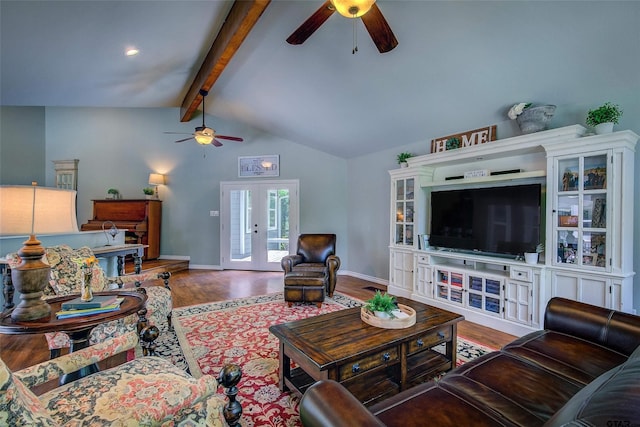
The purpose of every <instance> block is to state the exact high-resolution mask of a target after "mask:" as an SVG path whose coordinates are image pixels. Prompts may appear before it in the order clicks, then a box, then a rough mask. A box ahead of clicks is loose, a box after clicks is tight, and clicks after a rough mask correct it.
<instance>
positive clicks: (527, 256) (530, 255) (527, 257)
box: [524, 243, 544, 264]
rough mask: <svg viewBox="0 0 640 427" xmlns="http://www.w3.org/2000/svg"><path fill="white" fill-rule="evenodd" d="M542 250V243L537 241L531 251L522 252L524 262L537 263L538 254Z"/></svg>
mask: <svg viewBox="0 0 640 427" xmlns="http://www.w3.org/2000/svg"><path fill="white" fill-rule="evenodd" d="M542 252H544V243H538V244H537V245H536V247H535V248H533V250H532V251H531V252H525V253H524V262H526V263H527V264H537V263H538V258H539V254H540V253H542Z"/></svg>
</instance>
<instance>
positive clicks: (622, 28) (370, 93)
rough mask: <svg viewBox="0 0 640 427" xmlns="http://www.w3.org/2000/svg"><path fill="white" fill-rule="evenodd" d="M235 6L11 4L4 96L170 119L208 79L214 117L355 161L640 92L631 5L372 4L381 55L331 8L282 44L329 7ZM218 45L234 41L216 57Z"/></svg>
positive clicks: (1, 75)
mask: <svg viewBox="0 0 640 427" xmlns="http://www.w3.org/2000/svg"><path fill="white" fill-rule="evenodd" d="M238 3H239V5H236V6H234V3H233V2H231V1H213V0H212V1H187V0H170V1H153V0H147V1H97V0H93V1H58V0H47V1H7V0H3V1H2V2H0V24H1V25H0V38H1V41H0V43H1V44H0V48H1V52H0V54H1V57H0V60H1V63H0V104H1V105H10V106H79V107H183V108H182V109H181V113H180V114H179V115H176V124H177V123H179V121H180V119H181V118H182V117H191V111H189V108H191V109H193V108H195V107H196V106H197V104H198V102H197V101H196V102H191V101H193V100H194V99H196V94H197V90H198V89H199V88H200V87H202V86H203V84H206V82H207V76H209V74H208V73H209V72H213V76H214V78H210V79H209V80H214V81H213V82H211V81H210V83H212V86H211V89H210V92H209V96H208V97H207V101H206V102H207V104H206V110H207V113H208V114H211V115H212V116H214V118H213V119H212V120H209V119H207V122H208V123H210V124H214V125H215V122H216V119H215V118H216V117H218V118H221V119H225V120H233V121H236V122H239V123H244V124H246V125H247V126H251V127H253V128H256V129H258V130H261V131H265V132H269V133H271V134H273V135H276V136H279V137H282V138H285V139H288V140H291V141H294V142H296V143H300V144H304V145H308V146H311V147H314V148H317V149H319V150H322V151H325V152H328V153H332V154H335V155H338V156H342V157H346V158H349V157H353V156H356V155H359V154H362V153H369V152H375V151H379V150H383V149H386V148H391V147H394V146H399V145H404V144H409V143H413V142H417V141H427V140H430V139H431V138H434V137H438V136H443V135H447V134H450V133H455V132H457V131H463V130H468V129H474V128H477V127H481V126H485V125H489V124H495V123H498V122H502V121H505V120H507V119H506V111H507V110H508V108H509V107H510V106H511V105H512V104H513V103H515V102H534V103H535V102H541V103H542V102H544V103H552V104H556V105H558V106H559V109H561V108H562V107H565V113H568V114H570V115H573V116H575V119H576V120H575V122H579V121H580V120H581V119H582V118H583V114H584V112H585V111H584V109H581V107H582V106H583V105H587V106H594V105H589V104H593V103H594V102H595V103H600V101H602V102H604V101H607V100H611V101H614V102H615V101H616V100H617V98H616V97H619V96H623V95H624V94H628V93H630V92H631V91H635V93H640V82H639V80H640V79H639V77H638V75H639V73H638V69H640V62H639V61H640V59H639V58H640V30H639V28H640V27H639V26H638V22H640V2H637V1H631V2H614V1H596V2H593V1H585V2H581V1H572V2H547V1H534V0H531V1H500V2H493V1H491V2H490V1H477V0H476V1H416V0H411V1H401V0H379V1H378V2H377V5H378V7H379V9H380V10H381V12H382V13H383V15H384V16H385V18H386V20H387V22H388V23H389V25H390V26H391V28H392V29H393V32H394V33H395V36H396V37H397V39H398V42H399V44H398V46H397V47H396V48H395V49H393V50H392V51H390V52H388V53H384V54H380V53H379V52H378V50H377V49H376V47H375V45H374V44H373V42H372V41H371V38H370V37H369V34H368V33H367V31H366V29H365V27H364V26H363V24H362V22H361V21H360V20H356V21H355V27H354V21H353V20H350V19H347V18H344V17H342V16H340V15H338V14H337V13H334V14H333V15H332V16H331V17H330V18H329V19H328V20H327V21H326V22H325V23H324V24H323V25H322V26H321V27H320V28H319V29H318V30H317V31H316V32H315V33H314V34H313V35H312V36H311V37H310V38H309V39H308V40H306V42H305V43H304V44H302V45H290V44H288V43H286V42H285V39H286V38H287V37H288V36H289V35H290V34H291V33H292V32H293V31H294V30H295V29H296V28H297V27H298V26H299V25H300V24H302V22H304V21H305V20H306V19H307V18H308V17H309V16H310V15H311V14H313V13H314V12H315V11H316V10H318V8H319V7H320V6H321V5H322V3H323V1H322V0H304V1H303V0H299V1H280V0H272V1H271V2H270V3H269V2H268V0H263V1H256V2H255V3H256V4H257V6H255V5H253V4H251V5H250V6H251V7H257V8H258V9H259V8H263V9H264V12H262V11H261V10H259V11H258V12H257V16H254V17H255V18H256V19H255V25H254V22H253V21H252V17H251V16H249V17H248V18H246V17H240V18H238V17H237V16H234V14H233V13H234V12H233V10H234V7H235V8H240V9H242V10H245V9H246V10H248V9H250V7H249V6H248V2H238ZM263 6H264V7H263ZM243 8H244V9H243ZM256 10H257V9H255V10H254V13H255V11H256ZM260 12H262V13H261V14H260ZM249 14H250V13H249ZM243 16H244V15H243ZM225 21H226V23H225ZM234 25H235V27H234ZM354 28H355V31H356V32H355V34H356V36H357V45H358V52H357V53H356V54H352V47H353V43H354V41H353V40H354ZM221 29H222V32H221ZM243 30H246V31H247V34H248V35H247V36H246V38H244V34H242V32H243ZM225 31H227V33H225ZM220 32H221V33H220ZM219 33H220V35H221V37H218V34H219ZM217 37H218V38H217ZM234 37H235V38H234ZM212 45H214V46H218V47H219V46H223V47H227V48H229V47H230V49H229V50H227V51H215V49H214V51H213V52H212V54H211V55H210V56H209V59H208V60H207V59H206V58H207V54H208V53H209V51H210V50H211V47H212ZM129 46H135V47H136V48H138V49H139V50H140V53H139V54H138V55H137V56H134V57H126V56H125V55H124V51H125V49H126V48H127V47H129ZM612 47H614V48H613V49H612ZM216 52H217V53H216ZM231 53H232V54H233V56H230V54H231ZM203 64H204V70H203V71H202V72H203V73H205V74H201V75H200V76H198V72H199V71H200V70H201V69H202V68H203ZM216 67H217V68H216ZM194 82H195V83H194ZM604 97H606V99H602V98H604ZM194 120H195V121H196V122H198V121H199V119H198V118H194ZM222 122H223V123H222V125H223V124H224V120H223V121H222ZM165 130H170V129H157V132H158V135H162V131H165ZM216 130H217V131H219V132H220V133H223V134H224V133H225V130H224V128H223V126H217V127H216ZM167 140H170V138H167Z"/></svg>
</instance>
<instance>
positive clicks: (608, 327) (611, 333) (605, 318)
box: [544, 298, 640, 355]
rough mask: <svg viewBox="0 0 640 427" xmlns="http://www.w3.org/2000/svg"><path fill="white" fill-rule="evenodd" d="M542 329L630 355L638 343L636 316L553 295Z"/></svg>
mask: <svg viewBox="0 0 640 427" xmlns="http://www.w3.org/2000/svg"><path fill="white" fill-rule="evenodd" d="M544 329H546V330H552V331H556V332H560V333H564V334H567V335H571V336H573V337H576V338H582V339H585V340H587V341H591V342H593V343H596V344H600V345H602V346H605V347H608V348H611V349H613V350H615V351H619V352H620V353H623V354H625V355H630V354H631V353H633V351H634V350H635V349H636V347H638V336H640V324H639V322H638V316H635V315H633V314H629V313H622V312H620V311H614V310H610V309H607V308H603V307H595V306H589V309H588V310H585V305H584V304H582V303H580V302H578V301H572V300H568V299H565V298H553V299H552V300H551V301H549V303H548V304H547V309H546V311H545V314H544Z"/></svg>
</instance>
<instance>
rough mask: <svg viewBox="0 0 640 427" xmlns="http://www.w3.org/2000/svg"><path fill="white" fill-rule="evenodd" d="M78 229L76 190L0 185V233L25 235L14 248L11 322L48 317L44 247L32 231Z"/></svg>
mask: <svg viewBox="0 0 640 427" xmlns="http://www.w3.org/2000/svg"><path fill="white" fill-rule="evenodd" d="M36 232H37V233H70V232H78V222H77V220H76V191H74V190H61V189H57V188H48V187H37V184H36V183H35V182H34V183H32V185H31V186H27V185H22V186H21V185H5V186H0V235H2V236H6V235H22V234H28V235H29V238H28V239H27V240H26V241H25V242H24V246H23V247H22V248H21V249H20V250H19V251H18V255H19V256H20V258H21V263H20V265H19V266H18V267H16V268H13V269H12V270H11V279H12V281H13V286H14V287H15V290H16V291H17V292H18V295H19V297H20V303H19V304H18V305H17V306H16V307H15V308H14V309H13V311H12V312H11V318H12V319H13V320H15V321H18V322H22V321H26V322H28V321H38V320H42V319H48V318H49V316H50V315H51V307H50V306H49V304H48V303H47V302H46V301H45V300H43V299H42V293H43V290H44V288H45V287H46V286H47V282H48V281H49V272H50V270H51V268H50V267H49V265H48V264H46V263H44V262H43V261H42V256H43V255H44V248H43V247H42V245H41V243H40V241H39V240H38V239H37V238H36V235H35V233H36Z"/></svg>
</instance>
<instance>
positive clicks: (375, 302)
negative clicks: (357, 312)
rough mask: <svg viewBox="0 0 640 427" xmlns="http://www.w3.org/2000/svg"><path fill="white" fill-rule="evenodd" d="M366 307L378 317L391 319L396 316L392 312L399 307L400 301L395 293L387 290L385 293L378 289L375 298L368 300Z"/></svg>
mask: <svg viewBox="0 0 640 427" xmlns="http://www.w3.org/2000/svg"><path fill="white" fill-rule="evenodd" d="M365 308H366V309H367V310H369V311H371V312H373V314H375V315H376V317H380V318H382V319H390V318H393V317H395V316H394V315H393V314H391V312H392V311H393V310H397V309H398V303H397V302H396V297H394V296H393V295H389V294H388V293H386V292H385V293H384V294H383V293H382V292H380V291H379V290H377V291H376V294H375V295H374V296H373V298H371V299H370V300H368V301H367V305H366V306H365Z"/></svg>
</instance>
